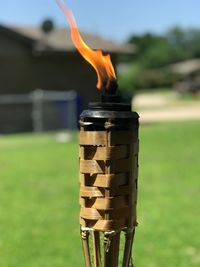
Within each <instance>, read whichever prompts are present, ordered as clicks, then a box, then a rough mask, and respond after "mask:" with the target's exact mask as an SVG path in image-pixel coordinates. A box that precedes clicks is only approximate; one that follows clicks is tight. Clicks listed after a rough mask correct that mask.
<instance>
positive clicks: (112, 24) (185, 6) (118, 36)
mask: <svg viewBox="0 0 200 267" xmlns="http://www.w3.org/2000/svg"><path fill="white" fill-rule="evenodd" d="M64 1H65V3H67V5H68V7H70V8H71V9H72V11H73V13H74V16H75V18H76V21H77V24H78V27H79V29H80V30H83V31H87V32H90V33H95V34H98V35H102V36H103V37H105V38H109V39H113V40H115V41H119V42H123V41H126V40H127V39H128V38H129V36H130V35H132V34H141V33H144V32H155V33H163V32H165V31H166V30H167V29H169V28H170V27H173V26H175V25H176V26H177V25H178V26H182V27H186V28H189V27H196V28H197V27H198V28H200V0H166V1H162V0H123V1H122V0H64ZM45 18H51V19H53V21H54V23H55V24H56V25H57V26H64V27H68V23H67V21H66V20H65V18H64V16H63V14H62V13H61V11H60V10H59V8H58V6H57V4H56V2H55V0H0V24H9V25H40V24H41V22H42V21H43V20H44V19H45Z"/></svg>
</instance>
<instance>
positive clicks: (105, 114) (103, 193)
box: [57, 0, 139, 267]
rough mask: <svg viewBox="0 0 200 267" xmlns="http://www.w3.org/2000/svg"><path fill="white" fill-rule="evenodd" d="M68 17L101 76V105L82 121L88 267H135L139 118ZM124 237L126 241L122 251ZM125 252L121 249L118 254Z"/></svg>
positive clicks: (108, 65) (109, 68) (106, 58)
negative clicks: (123, 99)
mask: <svg viewBox="0 0 200 267" xmlns="http://www.w3.org/2000/svg"><path fill="white" fill-rule="evenodd" d="M57 2H58V4H59V6H60V7H61V9H62V10H63V12H64V14H65V15H66V17H67V19H68V21H69V23H70V27H71V38H72V41H73V43H74V45H75V47H76V48H77V50H78V51H79V53H80V54H81V55H82V56H83V57H84V58H85V59H86V60H87V61H88V62H89V63H90V64H91V65H92V66H93V68H94V69H95V70H96V72H97V77H98V83H97V88H98V89H102V90H101V92H102V93H101V99H100V101H99V102H96V103H90V104H89V107H88V109H87V110H84V111H83V112H82V114H81V115H80V142H79V147H80V155H79V157H80V229H81V238H82V243H83V250H84V257H85V266H86V267H92V266H94V267H117V266H119V254H120V251H122V250H123V256H122V258H123V259H122V267H130V266H133V263H132V245H133V239H134V233H135V227H136V225H137V222H136V204H137V181H138V128H139V122H138V118H139V116H138V114H137V113H136V112H132V111H131V105H130V104H126V103H123V102H122V101H121V99H120V97H119V96H118V94H117V79H116V75H115V71H114V68H113V65H112V62H111V59H110V55H104V54H103V53H102V51H101V50H92V49H91V48H90V47H89V46H88V45H87V44H86V43H85V42H84V41H83V39H82V37H81V35H80V33H79V31H78V28H77V25H76V21H75V19H74V16H73V14H72V12H71V11H70V10H69V9H68V8H67V7H66V6H65V5H64V3H63V2H62V1H61V0H57ZM122 233H124V234H125V241H124V242H123V243H122V242H121V245H120V241H121V240H120V239H121V236H122ZM120 248H121V249H120Z"/></svg>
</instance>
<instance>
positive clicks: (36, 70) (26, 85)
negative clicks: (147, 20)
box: [0, 25, 134, 133]
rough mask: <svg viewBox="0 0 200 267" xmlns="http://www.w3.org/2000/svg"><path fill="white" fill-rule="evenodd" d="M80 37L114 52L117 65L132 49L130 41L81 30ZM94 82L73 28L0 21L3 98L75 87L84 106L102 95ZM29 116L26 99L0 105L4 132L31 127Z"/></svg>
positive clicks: (73, 88) (92, 74)
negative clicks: (1, 23)
mask: <svg viewBox="0 0 200 267" xmlns="http://www.w3.org/2000/svg"><path fill="white" fill-rule="evenodd" d="M47 26H48V25H47ZM82 37H83V39H84V40H85V41H86V42H87V43H88V44H89V45H90V46H91V47H92V48H94V49H102V50H103V51H104V52H105V53H107V52H108V53H110V54H111V57H112V62H113V64H114V66H115V67H116V65H117V63H118V59H119V56H120V55H131V54H133V53H134V48H133V47H132V46H130V45H122V44H116V43H114V42H112V41H109V40H105V39H103V38H101V37H99V36H96V35H91V34H87V33H82ZM96 82H97V77H96V73H95V71H94V70H93V68H92V67H91V66H90V65H89V64H88V63H86V62H85V60H84V59H83V58H82V57H81V56H80V55H79V53H78V52H77V51H76V50H75V48H74V45H73V44H72V42H71V38H70V31H69V30H67V29H62V28H54V27H53V25H52V27H50V28H48V27H46V28H45V27H41V28H40V27H38V28H37V27H7V26H0V99H1V95H5V94H6V95H8V94H9V95H11V94H12V95H13V94H14V95H16V94H26V93H29V92H32V91H33V90H35V89H43V90H48V91H69V90H75V91H76V92H77V95H78V97H79V100H80V99H82V102H83V103H84V105H85V104H86V103H87V102H89V101H94V100H96V99H97V98H98V95H99V92H98V90H97V89H96ZM79 102H80V101H79ZM27 114H28V115H27ZM30 116H31V106H30V105H28V104H27V105H25V104H24V105H20V106H19V105H12V106H9V107H5V105H4V106H2V105H1V104H0V133H2V132H15V131H30V130H31V128H32V126H31V124H30Z"/></svg>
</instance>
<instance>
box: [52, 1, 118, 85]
mask: <svg viewBox="0 0 200 267" xmlns="http://www.w3.org/2000/svg"><path fill="white" fill-rule="evenodd" d="M56 2H57V3H58V5H59V7H60V8H61V10H62V11H63V13H64V14H65V16H66V18H67V20H68V21H69V24H70V28H71V38H72V41H73V43H74V45H75V47H76V49H77V50H78V51H79V53H80V54H81V55H82V57H83V58H84V59H85V60H87V62H89V63H90V64H91V65H92V66H93V68H94V69H95V70H96V73H97V78H98V82H97V88H98V89H101V88H102V87H103V86H105V87H106V88H108V87H109V84H110V82H111V81H113V80H116V74H115V70H114V68H113V65H112V62H111V58H110V55H109V54H108V55H103V53H102V51H101V50H92V49H91V48H90V47H89V46H88V45H87V44H86V43H85V42H84V41H83V39H82V37H81V35H80V33H79V30H78V27H77V25H76V20H75V18H74V16H73V13H72V11H71V10H70V9H69V8H68V7H67V6H65V4H64V3H63V1H62V0H56Z"/></svg>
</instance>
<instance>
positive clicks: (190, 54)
mask: <svg viewBox="0 0 200 267" xmlns="http://www.w3.org/2000/svg"><path fill="white" fill-rule="evenodd" d="M128 42H129V43H132V44H134V45H135V46H136V47H137V49H138V50H137V55H135V56H134V59H133V60H132V63H131V64H129V67H128V68H127V70H126V73H123V75H119V81H120V86H122V87H123V88H124V89H126V90H128V91H129V92H133V91H134V90H135V89H136V88H137V89H138V88H148V87H149V88H151V87H160V86H166V85H168V86H170V85H172V84H173V83H174V82H175V81H176V80H177V79H178V77H177V76H176V75H174V74H172V73H170V72H169V71H168V70H167V68H165V66H168V65H169V64H172V63H175V62H178V61H183V60H187V59H191V58H196V57H200V30H199V29H186V30H185V29H182V28H180V27H178V26H176V27H173V28H171V29H170V30H168V31H167V32H166V33H165V34H163V35H157V34H153V33H145V34H143V35H133V36H131V37H130V39H129V40H128Z"/></svg>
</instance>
